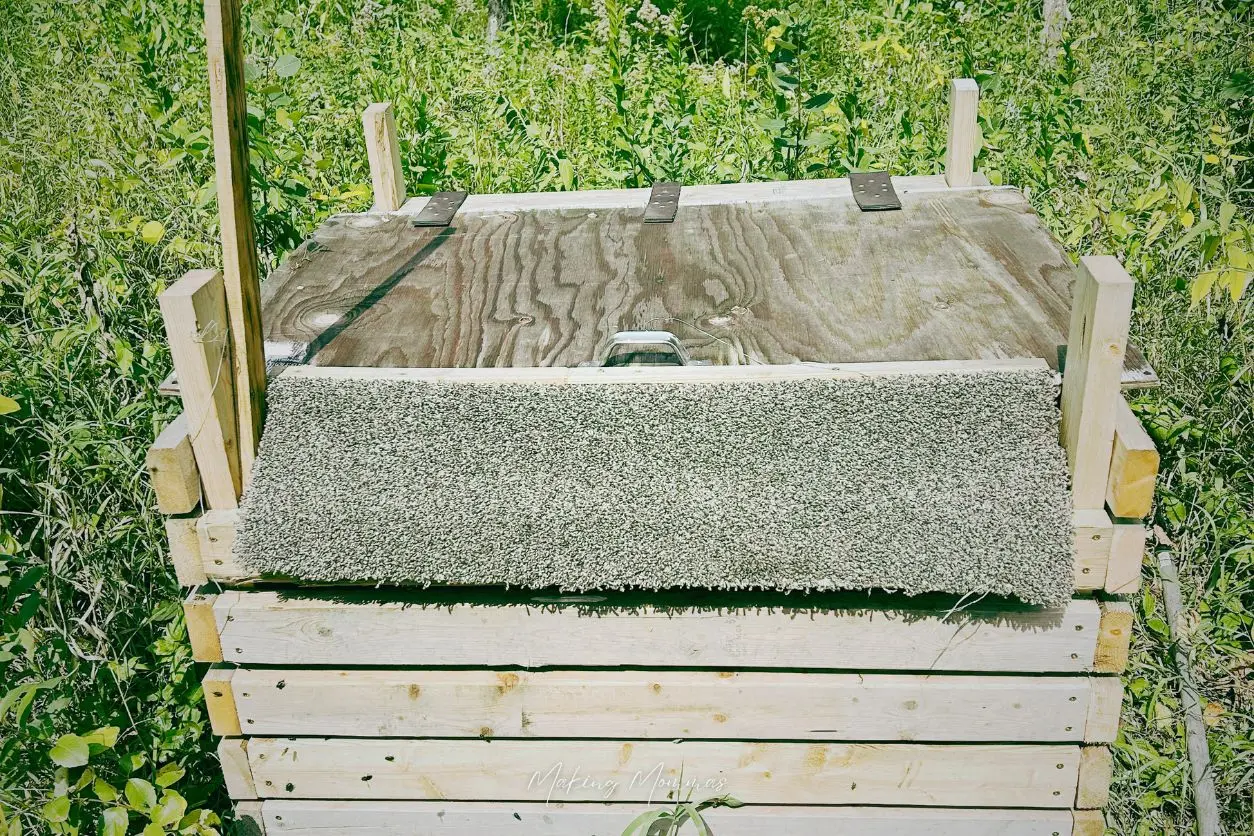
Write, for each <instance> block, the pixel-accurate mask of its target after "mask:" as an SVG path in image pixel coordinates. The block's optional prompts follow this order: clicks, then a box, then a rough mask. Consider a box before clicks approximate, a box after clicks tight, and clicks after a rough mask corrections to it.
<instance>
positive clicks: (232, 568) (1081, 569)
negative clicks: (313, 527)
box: [171, 510, 1140, 592]
mask: <svg viewBox="0 0 1254 836" xmlns="http://www.w3.org/2000/svg"><path fill="white" fill-rule="evenodd" d="M238 523H239V512H238V511H237V510H233V511H208V512H206V513H205V514H204V515H203V516H202V517H200V518H199V521H198V523H194V525H195V526H196V528H197V531H198V534H199V538H200V540H199V545H198V548H197V549H196V550H195V551H194V552H191V553H190V554H191V555H193V556H195V558H196V560H197V561H198V564H200V565H198V567H197V571H199V572H200V573H201V574H202V575H203V577H202V579H201V580H200V583H204V579H205V578H208V579H210V580H215V581H220V582H222V583H227V584H238V585H252V584H254V583H257V582H261V581H274V582H280V581H287V580H295V581H297V582H299V579H289V578H277V577H273V576H271V577H265V576H263V575H262V574H261V573H260V572H258V571H256V570H254V569H253V568H252V567H250V566H249V565H248V564H247V563H245V562H241V561H240V559H239V558H238V557H237V556H236V555H234V554H232V547H233V546H234V543H235V534H236V527H237V525H238ZM1074 525H1075V588H1076V591H1078V592H1092V591H1095V590H1098V589H1103V588H1105V586H1106V579H1107V564H1108V563H1109V561H1110V556H1111V548H1112V544H1113V536H1112V535H1113V532H1114V527H1113V525H1112V524H1111V522H1110V518H1109V517H1108V516H1106V512H1105V511H1077V512H1076V513H1075V515H1074ZM171 537H172V538H173V534H172V535H171ZM1137 565H1138V569H1137V572H1138V576H1139V571H1140V569H1139V566H1140V564H1139V563H1138V564H1137ZM184 585H185V586H186V585H189V584H184Z"/></svg>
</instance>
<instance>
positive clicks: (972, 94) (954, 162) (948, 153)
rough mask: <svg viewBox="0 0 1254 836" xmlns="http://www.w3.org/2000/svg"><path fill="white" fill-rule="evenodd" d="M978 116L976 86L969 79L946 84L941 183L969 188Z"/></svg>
mask: <svg viewBox="0 0 1254 836" xmlns="http://www.w3.org/2000/svg"><path fill="white" fill-rule="evenodd" d="M979 113H980V85H978V84H976V83H975V79H973V78H955V79H954V80H952V81H950V82H949V141H948V143H947V144H946V146H945V182H946V183H947V184H948V185H949V186H950V187H957V186H970V185H971V183H972V182H973V175H974V174H975V136H976V131H977V130H978V127H979V125H978V122H977V117H978V116H979Z"/></svg>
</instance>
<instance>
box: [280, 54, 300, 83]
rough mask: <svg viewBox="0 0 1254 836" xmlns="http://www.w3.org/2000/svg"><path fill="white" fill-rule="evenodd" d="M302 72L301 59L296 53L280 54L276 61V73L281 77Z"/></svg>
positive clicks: (289, 76)
mask: <svg viewBox="0 0 1254 836" xmlns="http://www.w3.org/2000/svg"><path fill="white" fill-rule="evenodd" d="M298 72H300V59H299V58H297V57H296V56H295V55H280V56H279V57H278V60H276V61H275V62H274V74H275V75H277V76H278V77H279V78H291V77H292V76H294V75H296V74H297V73H298Z"/></svg>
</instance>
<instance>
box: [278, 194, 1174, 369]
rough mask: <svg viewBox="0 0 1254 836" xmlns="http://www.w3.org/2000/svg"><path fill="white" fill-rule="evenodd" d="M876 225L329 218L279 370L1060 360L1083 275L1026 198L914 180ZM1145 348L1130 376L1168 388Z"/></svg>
mask: <svg viewBox="0 0 1254 836" xmlns="http://www.w3.org/2000/svg"><path fill="white" fill-rule="evenodd" d="M894 182H895V185H896V187H897V191H898V193H899V194H900V196H901V199H902V204H903V209H902V211H899V212H877V213H863V212H860V211H859V210H858V208H857V206H856V204H855V203H854V202H853V200H852V198H851V196H850V193H849V187H848V181H846V180H819V181H805V182H796V183H754V184H733V185H726V186H702V187H691V188H685V189H684V192H683V195H682V196H681V200H680V208H679V211H678V214H677V216H676V219H675V221H674V222H673V223H670V224H647V225H646V224H644V223H643V222H642V220H643V210H644V205H645V203H646V202H647V200H648V190H647V189H643V190H642V189H635V190H616V191H595V192H569V193H549V194H542V195H483V196H472V197H471V198H470V199H468V200H467V202H466V204H465V205H464V206H463V208H462V210H461V212H460V213H459V214H458V215H457V217H456V219H455V220H454V223H453V225H452V226H450V227H448V228H446V229H424V228H416V227H414V226H413V224H412V219H413V216H414V215H415V214H417V212H418V211H420V210H421V208H422V204H423V202H424V200H425V199H417V200H411V201H410V202H409V204H407V205H406V207H405V208H404V209H403V210H402V211H401V212H400V213H397V214H390V215H384V214H361V215H341V216H337V217H334V218H331V219H330V220H328V221H327V222H326V223H325V224H323V226H322V227H320V228H319V229H318V230H317V231H315V232H314V234H313V235H312V236H311V237H310V238H309V239H308V240H307V241H305V242H304V243H303V244H302V245H301V246H300V247H299V248H298V249H297V250H295V251H294V252H293V253H292V254H291V255H290V256H289V257H288V259H287V261H286V262H285V263H284V264H283V265H282V266H281V267H280V268H279V269H278V270H276V271H275V272H274V274H273V275H271V276H270V278H269V279H267V281H266V282H265V283H264V284H263V311H264V320H265V335H266V345H267V356H268V357H269V358H270V359H271V360H276V359H278V360H285V361H289V362H299V363H309V364H314V365H338V366H385V367H476V366H513V367H520V366H524V367H525V366H577V365H579V364H581V363H586V362H589V361H592V360H595V359H596V358H598V357H599V356H600V354H601V352H602V351H603V349H604V346H605V344H606V342H607V341H608V339H609V338H610V337H611V336H612V335H613V334H614V333H615V332H618V331H624V330H630V329H661V330H668V331H671V332H672V333H674V334H676V335H678V336H679V337H680V338H681V339H682V340H683V342H684V345H685V346H686V347H687V349H688V351H689V353H690V354H691V355H692V357H693V358H694V359H699V360H708V361H712V362H714V363H718V364H755V363H767V364H778V363H792V362H798V361H808V362H871V361H891V360H968V359H985V358H996V357H1044V358H1046V359H1047V360H1049V361H1050V363H1051V364H1053V363H1054V361H1055V357H1056V349H1057V346H1058V345H1059V344H1061V343H1063V342H1065V334H1066V328H1067V322H1068V317H1069V298H1070V290H1069V287H1070V282H1071V277H1072V269H1073V268H1072V265H1071V263H1070V261H1068V259H1067V257H1066V255H1065V254H1064V252H1063V251H1062V249H1061V247H1060V246H1059V244H1058V243H1057V241H1055V240H1054V238H1053V237H1052V236H1051V235H1050V234H1049V232H1048V231H1047V230H1046V229H1045V228H1044V227H1043V225H1042V224H1041V222H1040V219H1039V218H1038V217H1037V216H1036V215H1035V213H1034V212H1033V211H1032V210H1031V208H1030V206H1029V205H1028V203H1027V201H1026V200H1025V199H1024V198H1023V196H1022V195H1021V194H1020V193H1019V192H1018V191H1017V190H1013V189H996V188H975V189H948V188H946V187H945V186H944V180H943V178H940V177H908V178H895V180H894ZM1152 380H1153V372H1152V370H1150V369H1148V366H1146V364H1145V363H1144V360H1143V358H1142V357H1141V356H1140V354H1139V353H1138V352H1135V351H1132V352H1129V371H1128V374H1127V375H1125V382H1132V383H1139V384H1141V385H1144V384H1146V383H1148V382H1152Z"/></svg>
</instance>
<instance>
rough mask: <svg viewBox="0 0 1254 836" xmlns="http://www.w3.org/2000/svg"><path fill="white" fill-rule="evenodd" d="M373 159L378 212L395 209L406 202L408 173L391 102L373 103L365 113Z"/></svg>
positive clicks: (367, 152) (375, 197)
mask: <svg viewBox="0 0 1254 836" xmlns="http://www.w3.org/2000/svg"><path fill="white" fill-rule="evenodd" d="M361 121H362V127H364V128H365V131H366V154H367V156H368V157H369V158H370V182H371V185H372V186H373V187H374V211H376V212H395V211H396V210H397V209H400V208H401V205H402V204H404V203H405V176H404V174H403V173H402V172H401V146H400V143H399V142H397V141H396V119H395V118H394V117H393V115H392V104H391V102H381V103H376V104H372V105H370V107H368V108H366V112H365V113H363V114H362V116H361Z"/></svg>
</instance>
